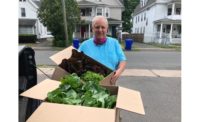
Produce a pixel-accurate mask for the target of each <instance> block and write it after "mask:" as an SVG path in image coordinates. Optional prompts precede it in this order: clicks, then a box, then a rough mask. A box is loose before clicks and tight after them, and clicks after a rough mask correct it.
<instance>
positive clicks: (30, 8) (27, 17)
mask: <svg viewBox="0 0 200 122" xmlns="http://www.w3.org/2000/svg"><path fill="white" fill-rule="evenodd" d="M39 5H40V1H38V0H19V15H18V17H19V34H33V35H37V39H42V38H47V37H52V36H51V35H50V34H49V32H48V31H47V27H45V26H44V25H43V24H42V23H41V22H40V21H39V19H38V18H37V10H38V8H39Z"/></svg>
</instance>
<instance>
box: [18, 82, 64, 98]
mask: <svg viewBox="0 0 200 122" xmlns="http://www.w3.org/2000/svg"><path fill="white" fill-rule="evenodd" d="M60 83H61V82H58V81H55V80H49V79H45V80H43V81H42V82H40V83H39V84H37V85H35V86H33V87H32V88H30V89H28V90H26V91H25V92H23V93H21V94H20V95H21V96H24V97H29V98H33V99H39V100H45V99H46V97H47V93H48V92H49V91H53V90H54V89H56V88H58V86H59V85H60Z"/></svg>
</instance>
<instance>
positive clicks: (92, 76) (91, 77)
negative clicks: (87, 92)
mask: <svg viewBox="0 0 200 122" xmlns="http://www.w3.org/2000/svg"><path fill="white" fill-rule="evenodd" d="M81 79H82V80H83V81H86V82H87V81H94V82H95V83H96V84H99V82H100V81H101V80H103V79H104V76H103V75H101V74H98V73H95V72H92V71H87V72H86V73H84V74H82V75H81Z"/></svg>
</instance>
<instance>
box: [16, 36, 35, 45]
mask: <svg viewBox="0 0 200 122" xmlns="http://www.w3.org/2000/svg"><path fill="white" fill-rule="evenodd" d="M36 40H37V36H36V35H34V34H19V43H35V42H36Z"/></svg>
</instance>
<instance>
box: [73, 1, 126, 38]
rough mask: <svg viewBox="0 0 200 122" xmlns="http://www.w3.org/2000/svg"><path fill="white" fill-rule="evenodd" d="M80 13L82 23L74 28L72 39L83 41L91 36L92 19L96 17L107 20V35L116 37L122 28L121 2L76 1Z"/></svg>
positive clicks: (122, 7) (122, 8)
mask: <svg viewBox="0 0 200 122" xmlns="http://www.w3.org/2000/svg"><path fill="white" fill-rule="evenodd" d="M77 3H78V5H79V8H80V11H81V20H82V23H81V24H78V25H77V26H76V29H75V32H74V35H73V36H74V38H79V39H81V40H85V39H87V38H90V37H92V36H93V33H92V26H91V25H92V18H93V17H94V16H96V15H102V16H105V17H106V18H107V19H108V23H109V29H108V34H109V35H110V36H112V37H117V32H120V31H121V29H120V28H121V27H122V11H123V10H124V6H123V4H122V1H121V0H77Z"/></svg>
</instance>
